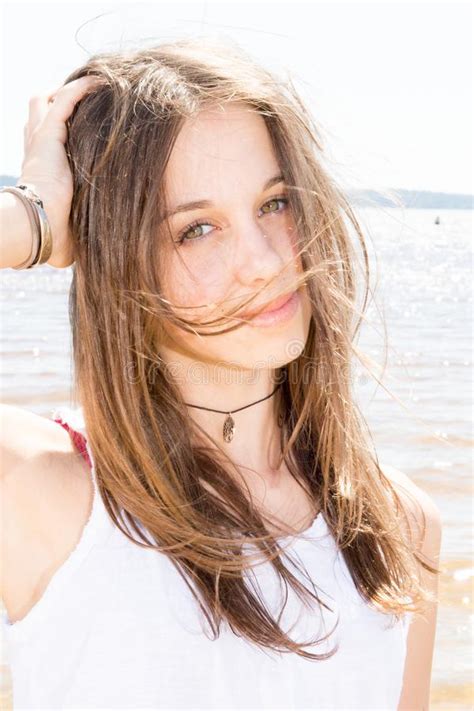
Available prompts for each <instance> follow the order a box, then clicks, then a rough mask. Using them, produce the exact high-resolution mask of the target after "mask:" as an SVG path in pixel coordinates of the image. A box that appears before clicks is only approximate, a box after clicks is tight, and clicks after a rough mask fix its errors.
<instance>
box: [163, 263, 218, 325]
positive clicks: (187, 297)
mask: <svg viewBox="0 0 474 711" xmlns="http://www.w3.org/2000/svg"><path fill="white" fill-rule="evenodd" d="M224 275H225V272H224V270H223V269H220V270H218V272H217V274H215V273H213V272H211V271H210V270H209V269H208V270H200V269H198V268H196V267H195V266H191V265H190V264H189V262H188V264H187V265H186V264H183V262H181V260H180V259H179V258H177V259H176V261H175V263H174V264H173V265H172V269H171V270H170V271H169V276H168V278H167V279H166V280H165V283H164V285H163V289H164V292H165V294H164V295H165V298H167V299H169V301H170V302H171V304H172V306H174V307H176V310H177V314H178V316H181V317H182V318H189V319H192V318H204V317H205V315H206V314H209V313H210V312H211V310H212V309H213V306H212V305H213V304H215V303H216V302H218V301H220V300H222V299H224V298H225V294H226V293H227V291H228V285H227V284H226V283H224V281H223V276H224ZM207 304H210V306H207V307H206V305H207ZM179 306H182V307H186V308H183V309H178V308H177V307H179Z"/></svg>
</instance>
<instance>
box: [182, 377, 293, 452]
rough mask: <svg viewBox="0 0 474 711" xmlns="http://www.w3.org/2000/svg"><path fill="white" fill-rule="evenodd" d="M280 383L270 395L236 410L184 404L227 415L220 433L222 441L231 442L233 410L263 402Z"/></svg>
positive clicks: (233, 425) (233, 431) (243, 408)
mask: <svg viewBox="0 0 474 711" xmlns="http://www.w3.org/2000/svg"><path fill="white" fill-rule="evenodd" d="M281 385H282V383H280V385H277V386H276V388H275V390H274V391H273V392H272V393H270V395H267V396H266V397H262V398H261V399H260V400H256V401H255V402H251V403H250V405H244V407H239V409H238V410H230V411H229V410H213V409H212V407H202V406H201V405H190V404H189V402H185V403H184V404H185V405H187V406H188V407H197V408H198V409H199V410H208V411H209V412H220V413H221V414H222V415H227V417H226V418H225V421H224V427H223V429H222V435H223V437H224V442H231V441H232V439H233V437H234V434H235V422H234V419H233V417H232V413H233V412H240V411H241V410H245V409H246V408H247V407H252V405H256V404H257V402H263V400H268V398H269V397H271V396H272V395H274V394H275V393H276V391H277V390H278V388H280V387H281Z"/></svg>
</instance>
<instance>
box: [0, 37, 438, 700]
mask: <svg viewBox="0 0 474 711" xmlns="http://www.w3.org/2000/svg"><path fill="white" fill-rule="evenodd" d="M321 152H322V148H321V144H320V141H319V138H318V135H317V129H316V127H315V125H314V123H313V122H312V119H311V117H310V114H309V112H308V111H307V109H306V108H305V107H304V105H303V103H302V101H301V100H300V98H299V97H298V94H297V93H296V91H295V90H294V88H293V87H292V86H291V83H290V84H285V83H284V82H282V81H280V80H279V79H277V78H276V77H275V76H273V75H272V74H271V73H269V72H268V71H267V70H266V69H264V68H263V67H260V66H258V65H257V64H256V63H255V62H254V61H253V60H252V59H251V58H250V57H248V56H247V55H246V54H245V53H244V52H243V51H241V50H240V49H239V48H238V47H232V46H229V45H225V46H220V45H219V44H217V43H216V42H215V41H211V40H209V41H207V42H206V41H205V40H204V39H203V38H199V39H198V40H195V41H192V40H181V41H175V42H173V43H168V44H162V45H159V46H157V47H154V48H146V49H142V50H134V51H132V52H121V53H108V54H101V55H96V56H94V57H92V58H90V59H89V61H88V62H87V63H86V64H85V65H84V66H83V67H81V68H80V69H78V70H77V71H75V72H74V73H73V74H72V75H71V76H69V77H68V78H67V80H66V82H65V83H64V86H62V87H61V88H59V89H58V90H57V91H56V92H55V93H54V96H53V95H51V96H49V97H47V96H37V97H34V98H33V99H32V100H31V101H30V110H29V120H28V123H27V125H26V127H25V156H24V161H23V164H22V173H21V178H20V181H19V183H18V184H19V185H20V184H22V185H23V184H25V185H27V186H29V187H30V188H31V189H32V190H33V191H34V192H35V193H36V194H37V195H38V196H39V197H40V198H41V200H42V204H43V208H44V213H45V216H46V219H47V222H48V224H49V226H50V229H51V236H52V252H51V255H50V256H49V258H48V260H47V263H48V264H50V265H51V266H53V267H58V268H62V267H67V266H70V265H72V270H73V280H72V286H71V291H70V320H71V327H72V334H73V355H74V366H75V367H74V386H75V394H74V399H75V403H74V405H75V407H71V408H69V407H68V408H62V409H58V410H56V411H55V412H54V413H52V416H51V417H50V418H44V417H41V416H38V415H36V414H33V413H31V412H29V411H26V410H22V409H20V408H17V407H16V406H13V405H3V408H2V410H3V426H2V447H3V489H4V500H5V504H4V509H3V510H4V526H3V529H4V540H3V543H2V545H3V551H4V566H3V570H4V575H3V583H2V597H3V601H4V604H5V608H6V610H7V619H6V620H5V622H6V624H5V634H6V637H7V644H8V648H9V658H10V661H11V669H12V679H13V696H14V701H15V703H16V704H17V706H18V708H33V707H34V708H48V709H50V708H51V709H52V708H62V709H64V708H75V709H78V708H80V709H86V708H99V707H100V708H108V709H116V708H134V709H137V708H154V709H161V708H180V709H191V708H199V709H211V708H213V709H214V708H219V709H225V708H229V709H230V708H232V709H235V708H240V709H250V708H253V709H263V708H265V709H301V708H311V709H356V708H357V709H364V710H366V709H378V710H379V711H380V710H381V709H397V708H398V709H427V708H428V703H429V687H430V674H431V664H432V654H433V644H434V637H435V624H436V597H437V577H436V573H437V572H438V568H437V566H438V556H439V548H440V536H441V525H440V513H439V510H438V509H437V507H436V506H435V505H434V503H433V501H432V500H431V498H429V497H428V496H427V495H426V494H425V493H424V492H423V491H421V490H420V489H419V488H418V487H416V486H415V485H414V484H413V483H412V482H411V481H410V480H409V479H408V478H407V477H406V476H405V475H404V474H402V473H401V472H399V471H397V470H396V469H394V468H393V467H391V466H381V465H379V463H378V459H377V456H376V454H375V453H374V452H373V451H371V449H370V448H369V446H368V438H367V437H366V436H365V435H364V428H363V426H362V419H361V417H360V416H359V414H358V412H357V408H356V405H355V403H354V398H353V394H352V379H351V360H352V356H353V354H354V353H355V348H354V345H353V342H354V338H355V335H356V333H357V329H358V327H359V325H360V321H361V318H362V315H363V313H362V312H363V307H364V305H365V303H366V297H367V288H368V287H367V281H366V282H365V289H364V290H362V291H361V290H360V289H359V288H358V285H359V281H361V280H360V279H359V277H358V276H357V268H356V267H357V245H358V246H359V247H360V248H361V253H362V256H363V257H364V259H366V252H365V250H364V241H363V235H362V232H361V230H360V228H359V226H358V224H357V220H356V217H355V215H354V214H353V213H352V211H351V209H350V206H349V204H348V203H347V202H346V200H345V198H344V195H343V194H342V193H341V191H340V190H338V188H337V187H336V186H335V185H334V183H333V182H332V181H331V179H330V177H329V176H328V175H327V173H326V172H325V171H324V169H323V167H322V157H321ZM0 198H1V214H2V224H3V230H2V240H3V244H2V260H3V264H2V266H4V267H18V266H21V265H24V264H25V263H26V262H27V261H28V255H29V254H30V252H31V253H33V252H34V250H32V247H31V232H30V224H29V219H28V214H27V210H25V205H24V204H22V203H24V200H23V199H22V198H20V197H19V196H18V195H15V194H11V193H9V192H4V193H2V194H1V195H0ZM354 237H355V238H356V239H354ZM25 260H26V262H25ZM365 266H366V264H365ZM362 276H364V277H365V278H366V279H367V277H368V273H367V269H365V274H363V275H362ZM409 623H410V624H409Z"/></svg>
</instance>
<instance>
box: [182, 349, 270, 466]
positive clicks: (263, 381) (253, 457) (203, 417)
mask: <svg viewBox="0 0 474 711" xmlns="http://www.w3.org/2000/svg"><path fill="white" fill-rule="evenodd" d="M184 371H186V373H189V377H181V378H180V380H179V382H178V386H179V388H180V391H181V393H182V395H183V399H184V402H185V403H189V404H191V405H197V406H199V407H206V408H212V410H222V411H223V413H229V412H231V413H232V415H231V416H232V419H233V420H234V423H235V431H234V435H233V437H232V440H231V441H230V442H226V441H224V437H223V426H224V422H225V420H226V416H227V415H226V414H221V413H219V412H210V411H207V410H202V409H199V407H188V412H189V416H190V417H191V418H192V419H193V420H194V422H196V423H197V424H198V425H199V427H201V428H202V430H204V432H205V433H206V434H207V435H209V436H210V437H212V438H213V440H215V441H216V443H217V444H218V445H219V446H220V447H221V449H222V450H223V451H224V452H225V453H226V454H227V455H228V456H229V457H230V458H231V459H232V460H233V461H234V462H235V463H236V464H238V465H239V466H241V467H244V468H246V467H248V468H250V469H255V470H256V471H258V472H259V473H260V474H268V475H270V476H271V475H272V472H273V473H274V474H276V473H277V471H278V469H277V468H276V464H277V461H278V455H279V454H280V428H279V426H278V405H279V402H280V400H279V398H280V392H281V389H280V388H278V389H277V390H276V392H275V393H274V394H273V395H272V396H271V397H268V396H269V395H270V394H271V393H272V392H273V391H274V390H275V388H276V387H277V385H278V383H277V382H275V380H274V377H273V374H274V371H272V370H270V369H260V370H255V371H246V370H236V369H235V368H234V369H232V370H231V369H228V368H225V367H217V366H209V367H207V366H206V365H205V364H202V363H200V364H199V371H197V370H196V369H195V370H193V369H192V368H191V367H190V368H187V369H182V371H181V372H184ZM197 376H199V377H197ZM262 398H266V399H263V400H262V401H261V402H255V401H256V400H261V399H262ZM251 403H255V404H251ZM247 405H249V407H246V406H247ZM239 408H245V409H243V410H240V411H239V412H235V411H236V410H239ZM206 439H207V438H206ZM208 443H209V441H207V444H208Z"/></svg>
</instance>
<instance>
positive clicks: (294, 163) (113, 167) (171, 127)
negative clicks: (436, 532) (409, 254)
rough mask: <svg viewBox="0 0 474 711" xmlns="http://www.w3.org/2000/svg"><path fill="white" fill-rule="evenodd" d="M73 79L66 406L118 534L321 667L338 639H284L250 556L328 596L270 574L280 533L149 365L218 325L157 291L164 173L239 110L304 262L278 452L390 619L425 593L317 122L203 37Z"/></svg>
mask: <svg viewBox="0 0 474 711" xmlns="http://www.w3.org/2000/svg"><path fill="white" fill-rule="evenodd" d="M86 74H94V75H97V76H99V77H101V79H102V81H100V82H99V85H98V87H97V88H96V89H94V90H93V91H92V92H91V93H89V94H87V95H86V96H85V97H84V98H83V99H82V100H81V101H80V102H78V104H77V105H76V107H75V109H74V111H73V113H72V115H71V117H70V119H69V120H68V138H67V143H66V150H67V154H68V157H69V160H70V165H71V169H72V172H73V180H74V192H73V202H72V209H71V217H70V228H71V232H72V235H73V240H74V259H75V261H74V264H73V281H72V286H71V291H70V320H71V327H72V336H73V343H72V345H73V359H74V364H73V365H74V387H75V398H77V399H78V400H79V402H80V404H81V406H82V407H83V411H84V419H85V424H86V429H87V433H88V439H89V444H90V447H91V451H92V453H93V455H94V461H95V467H96V475H97V480H98V484H99V489H100V492H101V495H102V498H103V499H104V503H105V505H106V508H107V510H108V512H109V514H110V516H111V517H112V519H113V521H114V523H115V524H116V525H117V526H118V527H119V529H120V530H121V531H122V532H123V533H124V535H126V536H127V537H128V538H130V540H132V541H134V542H135V543H136V544H137V545H141V546H145V547H154V548H156V549H157V550H159V551H161V552H163V553H164V554H165V555H167V556H168V557H169V558H170V560H171V561H172V562H173V564H174V565H175V566H176V569H177V571H178V572H179V574H180V575H181V576H182V577H183V580H184V581H185V582H186V584H187V585H188V586H189V587H190V589H191V591H192V592H193V595H194V596H195V599H196V601H197V603H198V606H199V608H200V609H201V611H202V612H203V613H204V615H205V617H206V619H207V620H208V622H209V624H210V627H211V629H212V632H213V634H214V637H218V636H219V631H220V627H221V624H222V623H227V624H228V625H229V626H230V628H231V629H232V631H233V632H234V633H235V634H237V635H239V636H242V637H245V638H247V639H248V640H250V641H252V642H253V643H255V644H256V645H259V646H261V647H264V648H267V649H272V650H274V651H277V652H289V651H291V652H295V653H296V654H299V655H301V656H303V657H306V658H308V659H313V660H319V659H325V658H327V657H328V656H332V654H334V653H335V651H337V648H336V649H333V650H332V651H331V652H330V653H327V654H320V655H318V654H315V653H311V652H309V651H307V650H306V649H305V647H306V646H308V645H313V644H318V643H320V642H321V641H322V640H321V639H320V640H317V639H315V640H313V641H308V642H305V643H297V642H295V641H294V640H292V639H291V638H290V637H289V636H288V634H287V633H286V631H285V630H283V629H282V628H281V627H280V625H279V620H276V619H274V617H273V615H272V614H271V613H270V611H269V610H268V609H267V607H266V604H265V601H264V600H262V599H261V597H260V596H259V595H258V592H257V591H255V589H254V590H253V592H252V590H251V589H250V587H249V585H248V582H247V580H246V575H245V573H246V571H248V570H249V569H250V566H251V565H253V564H254V563H255V561H256V555H255V551H259V553H260V558H259V562H261V561H262V560H268V561H269V562H270V564H271V565H272V566H273V567H274V569H275V571H277V573H278V574H279V576H280V580H281V581H284V582H285V585H286V586H287V590H288V585H291V586H292V587H293V589H294V590H295V592H296V593H297V595H298V596H299V597H300V599H301V600H302V601H303V602H305V604H310V603H309V601H310V599H311V600H312V604H314V603H316V604H318V605H319V604H322V605H325V603H324V602H322V601H320V599H319V598H318V596H317V594H316V591H315V587H314V581H311V580H310V581H309V582H310V584H311V587H312V588H313V591H311V590H309V589H308V588H307V587H306V586H305V585H303V584H302V583H301V581H300V580H299V579H298V578H297V577H296V576H294V575H293V573H291V572H290V570H289V569H288V567H287V566H286V565H285V557H286V555H287V554H286V553H285V547H284V546H282V545H281V540H282V539H279V538H277V537H275V536H274V535H271V534H270V533H269V531H268V528H267V527H266V525H265V517H264V516H263V514H262V512H261V511H259V510H258V508H257V507H256V506H255V505H254V503H253V502H252V499H251V497H250V494H249V491H248V490H246V487H245V485H244V483H243V482H242V481H239V474H238V469H237V467H235V465H234V464H233V463H232V462H231V461H230V460H229V458H228V457H226V455H225V453H224V452H223V451H222V447H221V445H220V444H218V443H215V442H214V443H213V446H212V447H211V446H206V444H205V442H204V441H203V436H202V432H201V433H199V431H198V428H197V425H195V424H194V423H193V420H192V418H190V416H189V412H188V410H187V407H186V404H185V403H184V402H183V398H182V395H181V393H180V391H179V389H178V388H177V386H176V383H175V382H173V379H172V378H170V377H168V374H167V372H166V369H165V368H163V364H162V362H161V361H160V358H159V356H158V353H159V346H160V343H161V342H162V339H163V338H164V336H165V334H166V333H167V324H174V325H178V326H179V327H181V328H183V329H185V330H189V331H192V332H193V333H196V332H198V331H197V330H196V329H197V328H199V327H201V328H202V327H204V330H201V331H200V332H201V333H203V334H206V333H208V331H206V328H208V327H209V325H212V326H213V327H215V325H216V324H217V325H218V323H219V322H220V320H221V319H217V320H216V321H213V322H206V323H202V322H197V321H193V322H192V321H189V320H186V319H184V318H181V317H179V316H178V315H177V313H176V310H175V309H173V308H172V307H171V306H172V305H170V303H169V302H168V301H167V300H166V299H165V298H164V293H163V287H162V276H163V274H164V270H165V268H166V265H165V263H164V259H162V255H161V253H160V245H162V244H164V242H163V240H164V239H166V228H165V227H164V225H166V222H167V221H166V220H165V219H164V218H165V213H166V209H167V206H166V204H165V203H166V201H165V197H164V190H163V185H164V174H165V170H166V166H167V163H168V160H169V157H170V154H171V152H172V150H173V146H174V143H175V141H176V138H177V136H178V134H179V132H180V130H181V128H182V126H183V123H184V121H186V119H188V118H192V117H195V116H196V114H197V113H198V112H199V111H200V110H202V109H204V108H206V107H219V106H220V107H222V106H225V105H226V104H227V103H228V102H234V101H241V102H244V103H245V104H246V105H247V106H248V107H249V108H251V109H252V110H254V111H256V112H257V113H258V114H260V115H261V116H262V117H263V119H264V121H265V124H266V127H267V129H268V132H269V136H270V138H271V141H272V146H273V148H274V151H275V155H276V158H277V160H278V164H279V166H280V168H281V172H282V175H283V176H284V180H285V183H286V186H287V189H288V192H289V207H290V209H291V211H292V215H293V218H294V220H295V224H296V226H297V229H296V234H297V241H298V245H297V247H298V250H297V251H298V257H299V258H300V259H301V264H302V267H303V269H302V270H301V271H299V272H298V275H297V279H298V283H297V284H295V286H296V287H297V288H298V287H299V286H300V285H301V284H305V285H306V289H307V292H308V294H309V297H310V300H311V304H312V316H311V324H310V330H309V334H308V338H307V341H306V343H305V345H304V349H303V351H302V352H300V353H299V355H298V356H297V357H295V358H294V359H293V360H292V361H291V362H289V363H288V364H286V365H285V366H284V367H281V368H278V369H276V370H275V373H274V375H275V382H281V383H282V386H281V388H280V389H279V391H278V393H277V396H275V400H274V402H275V407H276V408H277V413H278V414H279V415H280V416H281V418H282V420H281V421H282V427H281V430H280V431H281V452H282V454H281V457H282V459H281V461H284V462H285V463H286V465H287V466H288V468H289V470H290V472H291V474H292V475H293V476H294V478H295V479H296V481H298V482H299V483H300V485H301V486H302V487H303V488H304V489H305V490H306V491H307V493H308V495H309V496H310V497H311V500H312V501H314V504H315V508H316V510H318V511H321V512H322V515H323V516H324V518H325V520H326V522H327V524H328V526H329V528H330V531H331V533H332V534H333V535H334V537H335V539H336V543H337V545H338V547H339V548H340V550H341V551H342V555H343V556H344V559H345V562H346V564H347V566H348V569H349V571H350V573H351V576H352V578H353V580H354V583H355V585H356V587H357V590H358V591H359V593H360V594H361V595H362V597H363V598H364V599H365V600H366V601H367V603H369V604H371V605H374V606H375V607H376V608H377V609H379V610H380V611H382V612H384V613H387V614H389V613H391V614H393V615H394V617H395V618H397V619H398V618H399V617H400V616H401V615H403V614H404V613H405V612H406V611H417V610H418V609H419V608H418V606H419V603H420V602H422V601H425V600H427V599H430V593H429V592H428V591H426V590H425V589H424V588H423V587H422V585H421V582H420V579H419V578H418V572H417V571H418V567H419V564H420V563H421V565H422V566H423V568H425V569H426V570H429V571H430V572H431V573H435V572H439V571H438V570H437V569H436V568H432V567H431V566H430V565H429V564H428V563H426V562H425V561H423V559H422V556H420V553H419V551H418V544H417V538H418V534H415V533H414V531H413V530H412V527H411V522H410V520H409V516H408V514H407V511H406V509H405V506H404V505H402V502H401V499H400V497H399V495H398V493H397V491H396V490H395V487H394V486H393V485H392V484H391V482H390V481H389V479H388V477H387V476H386V475H384V474H383V472H382V470H381V467H380V466H379V464H378V460H377V456H376V454H375V453H374V451H373V448H371V447H370V446H369V439H370V437H369V436H368V434H367V432H366V428H365V425H363V418H362V416H361V415H360V413H359V410H358V407H357V405H356V404H355V398H354V394H353V392H352V389H353V378H352V370H353V368H352V365H351V363H352V359H353V356H354V354H356V351H357V349H356V346H355V338H356V336H357V333H358V330H359V328H360V324H361V321H362V319H363V317H364V311H365V310H366V307H367V303H368V294H369V293H370V286H369V263H368V256H367V249H366V246H365V244H364V236H363V232H362V229H361V227H360V225H359V224H358V221H357V218H356V216H355V214H354V212H353V210H352V209H351V206H350V202H349V200H348V198H347V196H346V195H345V194H344V192H343V191H342V190H341V189H340V188H338V187H337V185H336V184H335V182H334V181H333V180H332V179H331V178H330V176H329V174H328V173H329V171H327V170H325V169H324V168H323V148H322V141H321V140H320V137H319V134H318V129H317V128H316V126H315V123H314V120H313V118H312V116H311V114H310V112H309V110H308V108H307V107H305V105H304V102H303V101H302V99H301V97H300V96H299V95H298V92H297V91H296V89H295V88H294V85H293V83H292V81H291V79H285V80H283V79H280V78H277V77H275V76H274V74H273V73H272V72H270V71H269V70H268V69H266V68H264V67H263V66H260V65H259V64H258V63H256V61H255V60H254V59H253V58H251V57H250V56H248V55H247V53H245V52H244V51H243V50H242V49H241V48H239V47H238V46H234V45H233V44H232V43H231V42H225V43H224V44H221V43H219V41H217V40H211V39H209V38H207V39H206V38H203V37H199V38H197V39H194V40H193V39H180V40H177V41H172V42H167V43H163V44H160V45H158V46H153V47H147V48H140V49H134V50H127V51H117V52H110V53H101V54H97V55H95V56H92V57H91V58H89V60H88V61H87V62H86V63H85V64H84V65H83V66H82V67H80V68H78V69H77V70H75V71H74V72H73V73H72V74H71V75H70V76H69V77H68V78H67V79H66V82H65V83H67V82H68V81H71V80H73V79H76V78H78V77H80V76H83V75H86ZM354 237H355V239H354ZM356 247H358V248H360V253H361V255H362V260H361V264H362V269H361V278H359V276H358V271H357V263H358V257H357V249H356ZM359 284H362V288H360V287H359ZM265 288H266V287H265ZM273 295H274V292H272V296H273ZM256 297H258V294H256ZM245 306H246V307H247V304H245ZM232 313H233V311H232V310H229V311H228V314H227V315H228V316H230V315H232ZM224 324H225V319H224ZM238 327H239V324H237V325H235V326H233V327H231V328H229V329H227V330H221V331H219V333H225V332H227V331H228V330H232V328H238ZM215 333H216V331H213V334H215ZM247 544H250V548H251V550H252V549H253V551H254V554H253V555H249V554H248V549H247V550H244V547H245V546H247ZM316 582H317V581H316ZM254 593H255V594H254ZM325 606H326V605H325ZM324 639H326V638H324Z"/></svg>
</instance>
